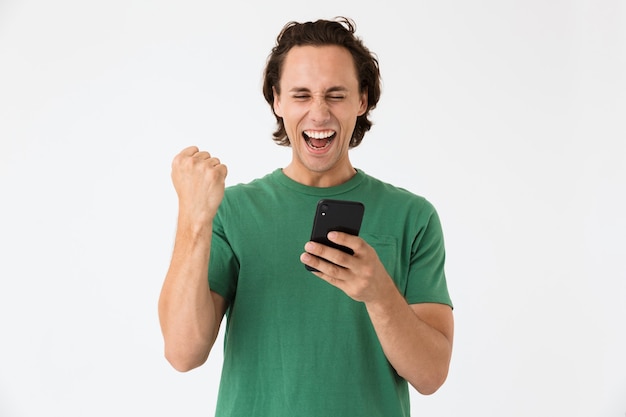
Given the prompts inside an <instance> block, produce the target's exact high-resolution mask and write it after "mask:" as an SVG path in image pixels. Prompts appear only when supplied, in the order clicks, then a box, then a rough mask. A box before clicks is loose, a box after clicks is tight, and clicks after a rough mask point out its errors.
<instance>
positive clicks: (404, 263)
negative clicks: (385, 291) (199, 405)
mask: <svg viewBox="0 0 626 417" xmlns="http://www.w3.org/2000/svg"><path fill="white" fill-rule="evenodd" d="M321 198H333V199H345V200H355V201H361V202H362V203H363V204H364V205H365V215H364V217H363V224H362V227H361V233H360V236H361V237H362V238H363V239H364V240H365V241H366V242H367V243H368V244H370V245H371V246H372V247H373V248H374V249H375V250H376V252H377V254H378V257H379V258H380V260H381V261H382V263H383V264H384V266H385V268H386V269H387V272H388V273H389V275H391V277H392V278H393V280H394V281H395V283H396V285H397V287H398V289H399V290H400V292H401V293H402V294H403V295H404V297H405V298H406V300H407V302H408V303H409V304H413V303H427V302H428V303H442V304H448V305H451V301H450V297H449V295H448V290H447V285H446V279H445V275H444V258H445V253H444V244H443V236H442V231H441V226H440V223H439V218H438V216H437V213H436V211H435V209H434V208H433V206H432V205H431V204H430V203H429V202H428V201H427V200H425V199H424V198H422V197H419V196H416V195H414V194H412V193H410V192H408V191H406V190H403V189H399V188H396V187H393V186H391V185H389V184H385V183H383V182H381V181H379V180H377V179H375V178H372V177H370V176H368V175H366V174H365V173H364V172H362V171H358V172H357V174H356V175H355V176H354V177H353V178H351V179H350V180H349V181H348V182H346V183H344V184H341V185H339V186H336V187H329V188H315V187H308V186H305V185H302V184H299V183H297V182H295V181H293V180H291V179H290V178H288V177H287V176H285V175H284V174H283V172H282V170H280V169H277V170H276V171H274V172H272V173H270V174H268V175H267V176H265V177H263V178H260V179H257V180H255V181H252V182H251V183H249V184H239V185H236V186H232V187H228V188H227V190H226V193H225V196H224V200H223V201H222V204H221V205H220V208H219V211H218V214H217V216H216V218H215V220H214V229H213V230H214V231H213V241H212V248H211V260H210V268H209V282H210V286H211V289H212V290H213V291H215V292H217V293H219V294H220V295H222V296H223V297H224V298H225V299H226V300H227V301H228V302H229V308H228V310H227V312H226V316H227V322H226V331H225V339H224V364H223V370H222V377H221V382H220V390H219V396H218V403H217V412H216V416H218V417H221V416H228V417H251V416H263V417H265V416H267V417H282V416H285V417H287V416H288V417H293V416H298V417H308V416H311V417H313V416H315V417H322V416H323V417H328V416H333V417H334V416H350V417H356V416H372V417H373V416H381V417H395V416H409V415H410V411H409V394H408V384H407V382H406V381H405V380H404V379H402V378H401V377H399V376H398V374H397V373H396V372H395V370H394V369H393V367H392V366H391V365H390V364H389V362H388V361H387V359H386V357H385V355H384V353H383V350H382V348H381V346H380V342H379V341H378V338H377V336H376V333H375V332H374V328H373V326H372V324H371V321H370V319H369V316H368V314H367V311H366V309H365V305H364V304H363V303H361V302H357V301H354V300H352V299H351V298H349V297H348V296H347V295H346V294H345V293H343V292H342V291H341V290H339V289H337V288H335V287H333V286H332V285H330V284H328V283H326V282H325V281H323V280H321V279H320V278H317V277H316V276H315V275H313V274H312V273H311V272H309V271H307V270H306V269H305V267H304V265H303V264H302V263H301V262H300V259H299V258H300V254H301V253H302V252H303V251H304V244H305V243H306V242H307V241H308V240H309V238H310V233H311V226H312V223H313V217H314V213H315V207H316V205H317V201H318V200H319V199H321Z"/></svg>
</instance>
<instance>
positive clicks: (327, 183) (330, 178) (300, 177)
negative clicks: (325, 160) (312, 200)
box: [283, 164, 356, 188]
mask: <svg viewBox="0 0 626 417" xmlns="http://www.w3.org/2000/svg"><path fill="white" fill-rule="evenodd" d="M283 173H284V174H285V175H286V176H287V177H289V178H291V179H292V180H294V181H296V182H299V183H300V184H303V185H307V186H309V187H318V188H327V187H334V186H337V185H341V184H343V183H345V182H347V181H349V180H350V179H351V178H352V177H354V176H355V175H356V169H354V168H353V167H352V165H345V166H344V167H342V168H341V169H337V170H334V171H333V172H328V171H324V172H314V171H306V172H299V171H298V170H297V169H296V168H295V167H294V166H293V164H289V165H287V166H286V167H285V168H283Z"/></svg>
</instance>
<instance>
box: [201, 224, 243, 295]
mask: <svg viewBox="0 0 626 417" xmlns="http://www.w3.org/2000/svg"><path fill="white" fill-rule="evenodd" d="M238 274H239V262H238V260H237V257H236V256H235V253H234V251H233V249H232V247H231V245H230V243H229V241H228V239H227V237H226V232H225V230H224V225H223V222H222V217H221V213H220V212H218V215H217V216H215V219H214V220H213V237H212V240H211V256H210V258H209V277H208V279H209V286H210V288H211V290H212V291H215V292H216V293H218V294H219V295H221V296H222V297H224V299H226V300H227V301H228V302H229V303H230V302H232V300H233V298H234V297H235V292H236V290H237V276H238Z"/></svg>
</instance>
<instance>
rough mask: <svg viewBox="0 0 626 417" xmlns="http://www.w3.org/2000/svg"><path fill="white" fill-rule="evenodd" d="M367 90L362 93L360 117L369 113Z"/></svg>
mask: <svg viewBox="0 0 626 417" xmlns="http://www.w3.org/2000/svg"><path fill="white" fill-rule="evenodd" d="M367 98H368V95H367V88H366V89H365V90H363V92H362V93H361V97H360V101H359V113H358V115H359V116H363V115H364V114H365V112H366V111H367Z"/></svg>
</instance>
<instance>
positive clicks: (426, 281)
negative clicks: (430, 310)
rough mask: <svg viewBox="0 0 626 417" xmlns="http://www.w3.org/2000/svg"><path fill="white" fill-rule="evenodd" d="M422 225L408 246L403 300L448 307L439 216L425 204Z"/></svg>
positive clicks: (450, 303)
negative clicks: (405, 285) (407, 264)
mask: <svg viewBox="0 0 626 417" xmlns="http://www.w3.org/2000/svg"><path fill="white" fill-rule="evenodd" d="M425 209H426V210H425V211H424V212H422V213H423V214H422V215H424V218H425V221H424V222H423V223H422V224H423V225H422V226H421V227H419V228H418V230H417V233H416V236H415V239H414V240H413V244H412V246H411V260H410V267H409V276H408V281H407V289H406V299H407V302H408V303H409V304H417V303H439V304H447V305H449V306H451V307H452V301H451V299H450V295H449V292H448V285H447V282H446V275H445V270H444V264H445V258H446V254H445V247H444V239H443V231H442V228H441V222H440V219H439V215H438V214H437V211H436V210H435V208H434V207H433V206H432V205H431V204H430V203H428V202H426V207H425Z"/></svg>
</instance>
